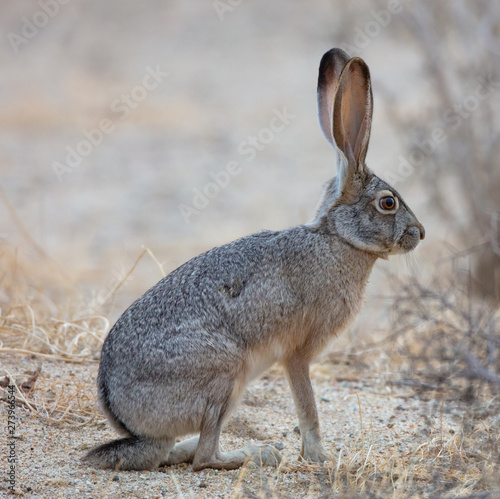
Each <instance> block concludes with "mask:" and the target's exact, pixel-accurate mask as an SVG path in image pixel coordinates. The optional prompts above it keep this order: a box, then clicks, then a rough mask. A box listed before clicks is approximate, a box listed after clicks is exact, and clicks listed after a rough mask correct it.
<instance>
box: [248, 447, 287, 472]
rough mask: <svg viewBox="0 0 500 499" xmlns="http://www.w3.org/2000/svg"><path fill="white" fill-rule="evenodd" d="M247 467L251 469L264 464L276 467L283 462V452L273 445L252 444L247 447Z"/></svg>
mask: <svg viewBox="0 0 500 499" xmlns="http://www.w3.org/2000/svg"><path fill="white" fill-rule="evenodd" d="M246 451H247V456H248V457H247V460H248V461H247V467H248V468H250V469H256V468H261V467H263V466H273V467H276V466H278V465H279V464H280V463H281V459H282V457H281V454H280V452H279V451H278V449H276V448H275V447H273V446H272V445H252V446H250V447H247V449H246Z"/></svg>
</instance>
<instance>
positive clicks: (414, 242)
mask: <svg viewBox="0 0 500 499" xmlns="http://www.w3.org/2000/svg"><path fill="white" fill-rule="evenodd" d="M424 237H425V230H424V228H423V226H422V225H418V226H417V225H412V226H411V227H408V228H407V229H406V230H405V232H404V234H403V235H402V236H401V238H400V239H399V241H398V243H397V246H396V253H408V252H409V251H412V250H414V249H415V248H416V247H417V246H418V243H419V242H420V241H421V239H423V238H424Z"/></svg>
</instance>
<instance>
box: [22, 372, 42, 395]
mask: <svg viewBox="0 0 500 499" xmlns="http://www.w3.org/2000/svg"><path fill="white" fill-rule="evenodd" d="M41 370H42V366H38V367H37V369H36V371H35V372H34V374H33V376H31V378H29V379H28V381H25V382H24V383H22V384H21V386H20V388H21V390H22V391H23V392H26V393H29V392H31V390H33V387H34V386H35V382H36V380H37V379H38V375H39V374H40V372H41Z"/></svg>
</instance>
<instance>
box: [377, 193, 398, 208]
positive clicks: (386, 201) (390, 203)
mask: <svg viewBox="0 0 500 499" xmlns="http://www.w3.org/2000/svg"><path fill="white" fill-rule="evenodd" d="M378 204H379V206H380V207H381V208H382V209H383V210H388V211H390V210H393V209H394V208H395V207H396V200H395V199H394V198H393V197H392V196H385V197H383V198H380V200H379V202H378Z"/></svg>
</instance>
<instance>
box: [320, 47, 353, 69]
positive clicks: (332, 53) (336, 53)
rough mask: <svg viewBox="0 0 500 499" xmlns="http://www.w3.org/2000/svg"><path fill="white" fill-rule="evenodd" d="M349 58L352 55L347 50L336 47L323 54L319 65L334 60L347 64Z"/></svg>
mask: <svg viewBox="0 0 500 499" xmlns="http://www.w3.org/2000/svg"><path fill="white" fill-rule="evenodd" d="M349 59H350V57H349V55H348V54H347V53H346V52H344V51H343V50H342V49H339V48H335V47H334V48H332V49H330V50H328V51H327V52H325V53H324V54H323V57H322V58H321V62H320V63H319V67H320V68H321V67H322V66H325V65H326V64H328V63H330V62H332V61H339V62H342V63H343V64H344V65H345V64H347V62H348V61H349Z"/></svg>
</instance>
